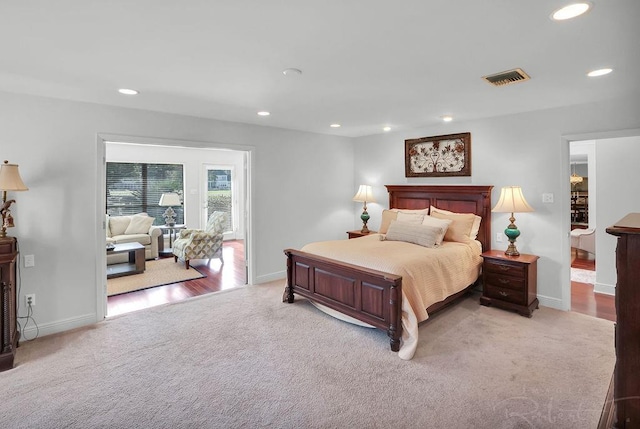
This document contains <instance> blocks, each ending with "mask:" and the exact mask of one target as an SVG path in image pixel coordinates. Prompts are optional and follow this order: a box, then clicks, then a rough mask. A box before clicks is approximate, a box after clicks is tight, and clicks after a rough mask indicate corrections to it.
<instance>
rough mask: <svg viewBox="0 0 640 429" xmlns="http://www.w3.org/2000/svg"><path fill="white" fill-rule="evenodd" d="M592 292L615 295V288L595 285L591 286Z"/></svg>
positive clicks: (600, 284)
mask: <svg viewBox="0 0 640 429" xmlns="http://www.w3.org/2000/svg"><path fill="white" fill-rule="evenodd" d="M593 291H594V292H595V293H602V294H604V295H615V294H616V287H615V286H613V285H609V284H606V283H595V284H594V285H593Z"/></svg>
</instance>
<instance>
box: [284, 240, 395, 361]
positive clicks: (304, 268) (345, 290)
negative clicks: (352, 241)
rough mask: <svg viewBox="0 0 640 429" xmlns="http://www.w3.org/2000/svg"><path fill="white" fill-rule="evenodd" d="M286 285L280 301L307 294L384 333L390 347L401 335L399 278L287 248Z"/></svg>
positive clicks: (312, 298) (311, 298) (288, 300)
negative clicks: (387, 337)
mask: <svg viewBox="0 0 640 429" xmlns="http://www.w3.org/2000/svg"><path fill="white" fill-rule="evenodd" d="M284 253H285V255H287V285H286V287H285V291H284V296H283V301H285V302H289V303H292V302H293V299H294V294H298V295H300V296H303V297H306V298H308V299H310V300H312V301H315V302H317V303H319V304H323V305H325V306H327V307H329V308H331V309H333V310H336V311H339V312H341V313H343V314H346V315H347V316H350V317H353V318H354V319H357V320H360V321H362V322H364V323H368V324H369V325H372V326H375V327H376V328H379V329H382V330H384V331H386V332H387V335H389V338H390V344H391V350H393V351H394V352H397V351H398V350H399V349H400V337H401V336H402V323H401V317H402V277H401V276H398V275H394V274H389V273H384V272H382V271H376V270H371V269H368V268H363V267H358V266H355V265H350V264H345V263H341V262H338V261H335V260H332V259H328V258H324V257H321V256H317V255H313V254H310V253H306V252H302V251H300V250H294V249H286V250H285V251H284Z"/></svg>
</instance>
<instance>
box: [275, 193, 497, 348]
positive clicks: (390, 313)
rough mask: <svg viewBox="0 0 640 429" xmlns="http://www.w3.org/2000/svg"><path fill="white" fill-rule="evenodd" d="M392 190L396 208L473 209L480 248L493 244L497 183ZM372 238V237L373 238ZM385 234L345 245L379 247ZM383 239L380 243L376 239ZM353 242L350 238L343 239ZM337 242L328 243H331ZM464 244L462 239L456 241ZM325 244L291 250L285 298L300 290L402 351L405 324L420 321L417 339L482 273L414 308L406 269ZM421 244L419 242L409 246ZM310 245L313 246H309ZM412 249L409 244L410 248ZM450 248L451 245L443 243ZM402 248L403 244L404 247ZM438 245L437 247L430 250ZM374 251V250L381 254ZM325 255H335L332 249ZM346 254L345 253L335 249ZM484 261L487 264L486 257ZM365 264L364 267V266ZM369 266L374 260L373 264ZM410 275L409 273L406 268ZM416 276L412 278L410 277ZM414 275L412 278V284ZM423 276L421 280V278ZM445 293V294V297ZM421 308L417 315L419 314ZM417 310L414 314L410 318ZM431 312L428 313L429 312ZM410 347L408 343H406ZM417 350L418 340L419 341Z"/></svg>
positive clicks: (287, 252)
mask: <svg viewBox="0 0 640 429" xmlns="http://www.w3.org/2000/svg"><path fill="white" fill-rule="evenodd" d="M386 187H387V190H388V192H389V207H390V208H392V209H404V210H419V209H424V208H428V207H432V206H433V207H437V208H438V209H442V210H445V211H450V212H454V213H473V214H475V215H477V216H480V217H481V218H482V221H481V222H480V225H479V228H478V231H477V237H476V240H477V244H478V247H480V246H481V249H479V252H478V253H477V255H476V257H477V258H479V253H481V252H482V251H486V250H490V248H491V189H492V188H493V186H476V185H459V186H456V185H451V186H444V185H442V186H429V185H387V186H386ZM367 240H368V241H369V242H368V243H366V242H367ZM380 240H381V237H376V236H366V237H362V238H356V239H353V240H348V241H349V242H350V243H344V245H345V246H348V247H352V248H357V247H360V246H366V245H372V246H374V249H377V248H378V247H375V246H381V244H379V242H380ZM376 241H377V243H376ZM342 242H347V240H342ZM330 244H331V243H329V242H327V246H328V245H330ZM454 244H458V243H454ZM323 246H324V244H321V243H320V244H314V243H311V244H310V245H307V246H305V247H303V250H296V249H286V250H285V251H284V253H285V255H286V257H287V283H286V286H285V291H284V296H283V301H284V302H288V303H293V302H294V295H299V296H301V297H305V298H307V299H309V300H310V301H311V302H312V303H314V304H315V305H317V306H319V308H321V309H322V310H323V311H325V312H328V313H329V314H332V315H334V316H336V317H340V318H344V319H345V320H348V321H352V322H355V323H360V324H363V325H365V326H371V327H375V328H378V329H382V330H383V331H386V332H387V335H388V336H389V339H390V340H389V341H390V346H391V350H392V351H395V352H397V351H400V345H401V338H402V339H403V343H404V342H406V338H407V333H406V332H405V336H404V338H403V324H404V325H405V328H406V327H410V329H405V331H406V330H413V325H415V326H414V327H415V335H416V337H415V338H413V339H412V341H417V324H418V323H419V322H420V321H422V320H425V319H426V317H428V315H431V314H433V313H435V312H437V311H439V310H440V309H442V308H444V307H446V306H447V305H449V304H451V303H452V302H454V301H455V300H457V299H458V298H460V297H462V296H463V295H464V294H465V293H466V292H467V291H468V290H470V289H471V288H473V287H474V285H475V282H476V281H477V279H478V277H479V273H480V269H479V265H478V270H477V273H475V275H474V276H473V277H472V278H470V281H469V284H468V285H464V286H462V287H461V288H460V287H458V288H457V289H460V290H456V291H455V292H450V291H449V292H446V293H442V296H441V297H439V298H438V300H437V301H436V302H432V303H431V302H430V303H429V305H428V306H427V307H426V308H424V311H421V310H422V309H416V311H413V310H412V309H411V305H410V304H414V306H415V303H414V302H413V301H411V302H409V301H408V299H407V295H408V296H412V295H413V294H414V292H413V287H414V284H413V283H416V282H417V280H416V279H414V278H413V275H412V276H407V278H405V283H407V284H406V285H405V287H406V289H407V290H406V291H405V292H406V293H405V292H403V276H402V275H399V274H398V273H402V272H405V271H404V270H403V269H396V267H395V266H393V265H389V264H385V263H386V261H380V262H381V264H380V266H385V267H386V266H389V267H393V269H390V270H379V269H375V268H371V266H378V264H358V263H350V262H345V260H349V258H344V259H340V258H333V257H326V256H323V253H325V252H322V251H320V250H322V249H323ZM409 246H415V247H421V246H417V245H409ZM307 248H310V249H312V250H311V251H305V250H307ZM407 248H408V247H407ZM443 248H445V249H446V246H443ZM398 249H399V248H398ZM428 250H433V249H428ZM376 252H377V250H372V251H370V252H369V253H376ZM325 254H332V253H331V252H329V253H325ZM335 254H338V255H339V254H340V252H338V253H335ZM479 259H480V263H481V258H479ZM363 265H364V266H363ZM366 265H369V267H367V266H366ZM405 274H406V272H405ZM409 277H411V278H409ZM410 280H411V282H412V284H411V285H409V283H410ZM418 280H420V279H418ZM440 298H441V299H440ZM414 313H418V314H417V317H416V314H414ZM412 314H413V316H414V319H416V320H410V319H411V315H412ZM425 315H426V316H425ZM403 349H404V345H403ZM413 351H415V344H414V345H413ZM412 356H413V352H411V351H409V352H406V353H405V356H402V353H401V357H402V358H403V359H410V358H411V357H412Z"/></svg>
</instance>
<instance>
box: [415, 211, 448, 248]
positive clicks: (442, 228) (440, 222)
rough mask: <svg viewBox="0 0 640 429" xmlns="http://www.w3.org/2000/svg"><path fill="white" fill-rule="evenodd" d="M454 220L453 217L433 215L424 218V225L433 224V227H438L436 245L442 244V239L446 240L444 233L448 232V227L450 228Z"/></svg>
mask: <svg viewBox="0 0 640 429" xmlns="http://www.w3.org/2000/svg"><path fill="white" fill-rule="evenodd" d="M451 222H453V221H452V220H451V219H438V218H435V217H433V216H425V217H424V219H423V220H422V224H423V225H427V226H431V227H433V228H437V229H438V237H437V240H436V245H438V246H439V245H441V244H442V240H444V235H445V234H446V233H447V229H449V225H451Z"/></svg>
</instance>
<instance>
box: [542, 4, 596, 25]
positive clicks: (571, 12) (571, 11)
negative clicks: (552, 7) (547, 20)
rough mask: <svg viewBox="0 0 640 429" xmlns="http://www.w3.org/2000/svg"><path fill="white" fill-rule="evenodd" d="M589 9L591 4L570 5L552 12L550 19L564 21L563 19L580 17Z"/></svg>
mask: <svg viewBox="0 0 640 429" xmlns="http://www.w3.org/2000/svg"><path fill="white" fill-rule="evenodd" d="M590 8H591V4H589V3H586V2H580V3H572V4H569V5H567V6H565V7H563V8H560V9H558V10H556V11H555V12H553V14H552V15H551V19H553V20H555V21H564V20H565V19H571V18H575V17H576V16H580V15H582V14H583V13H585V12H586V11H588V10H589V9H590Z"/></svg>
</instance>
